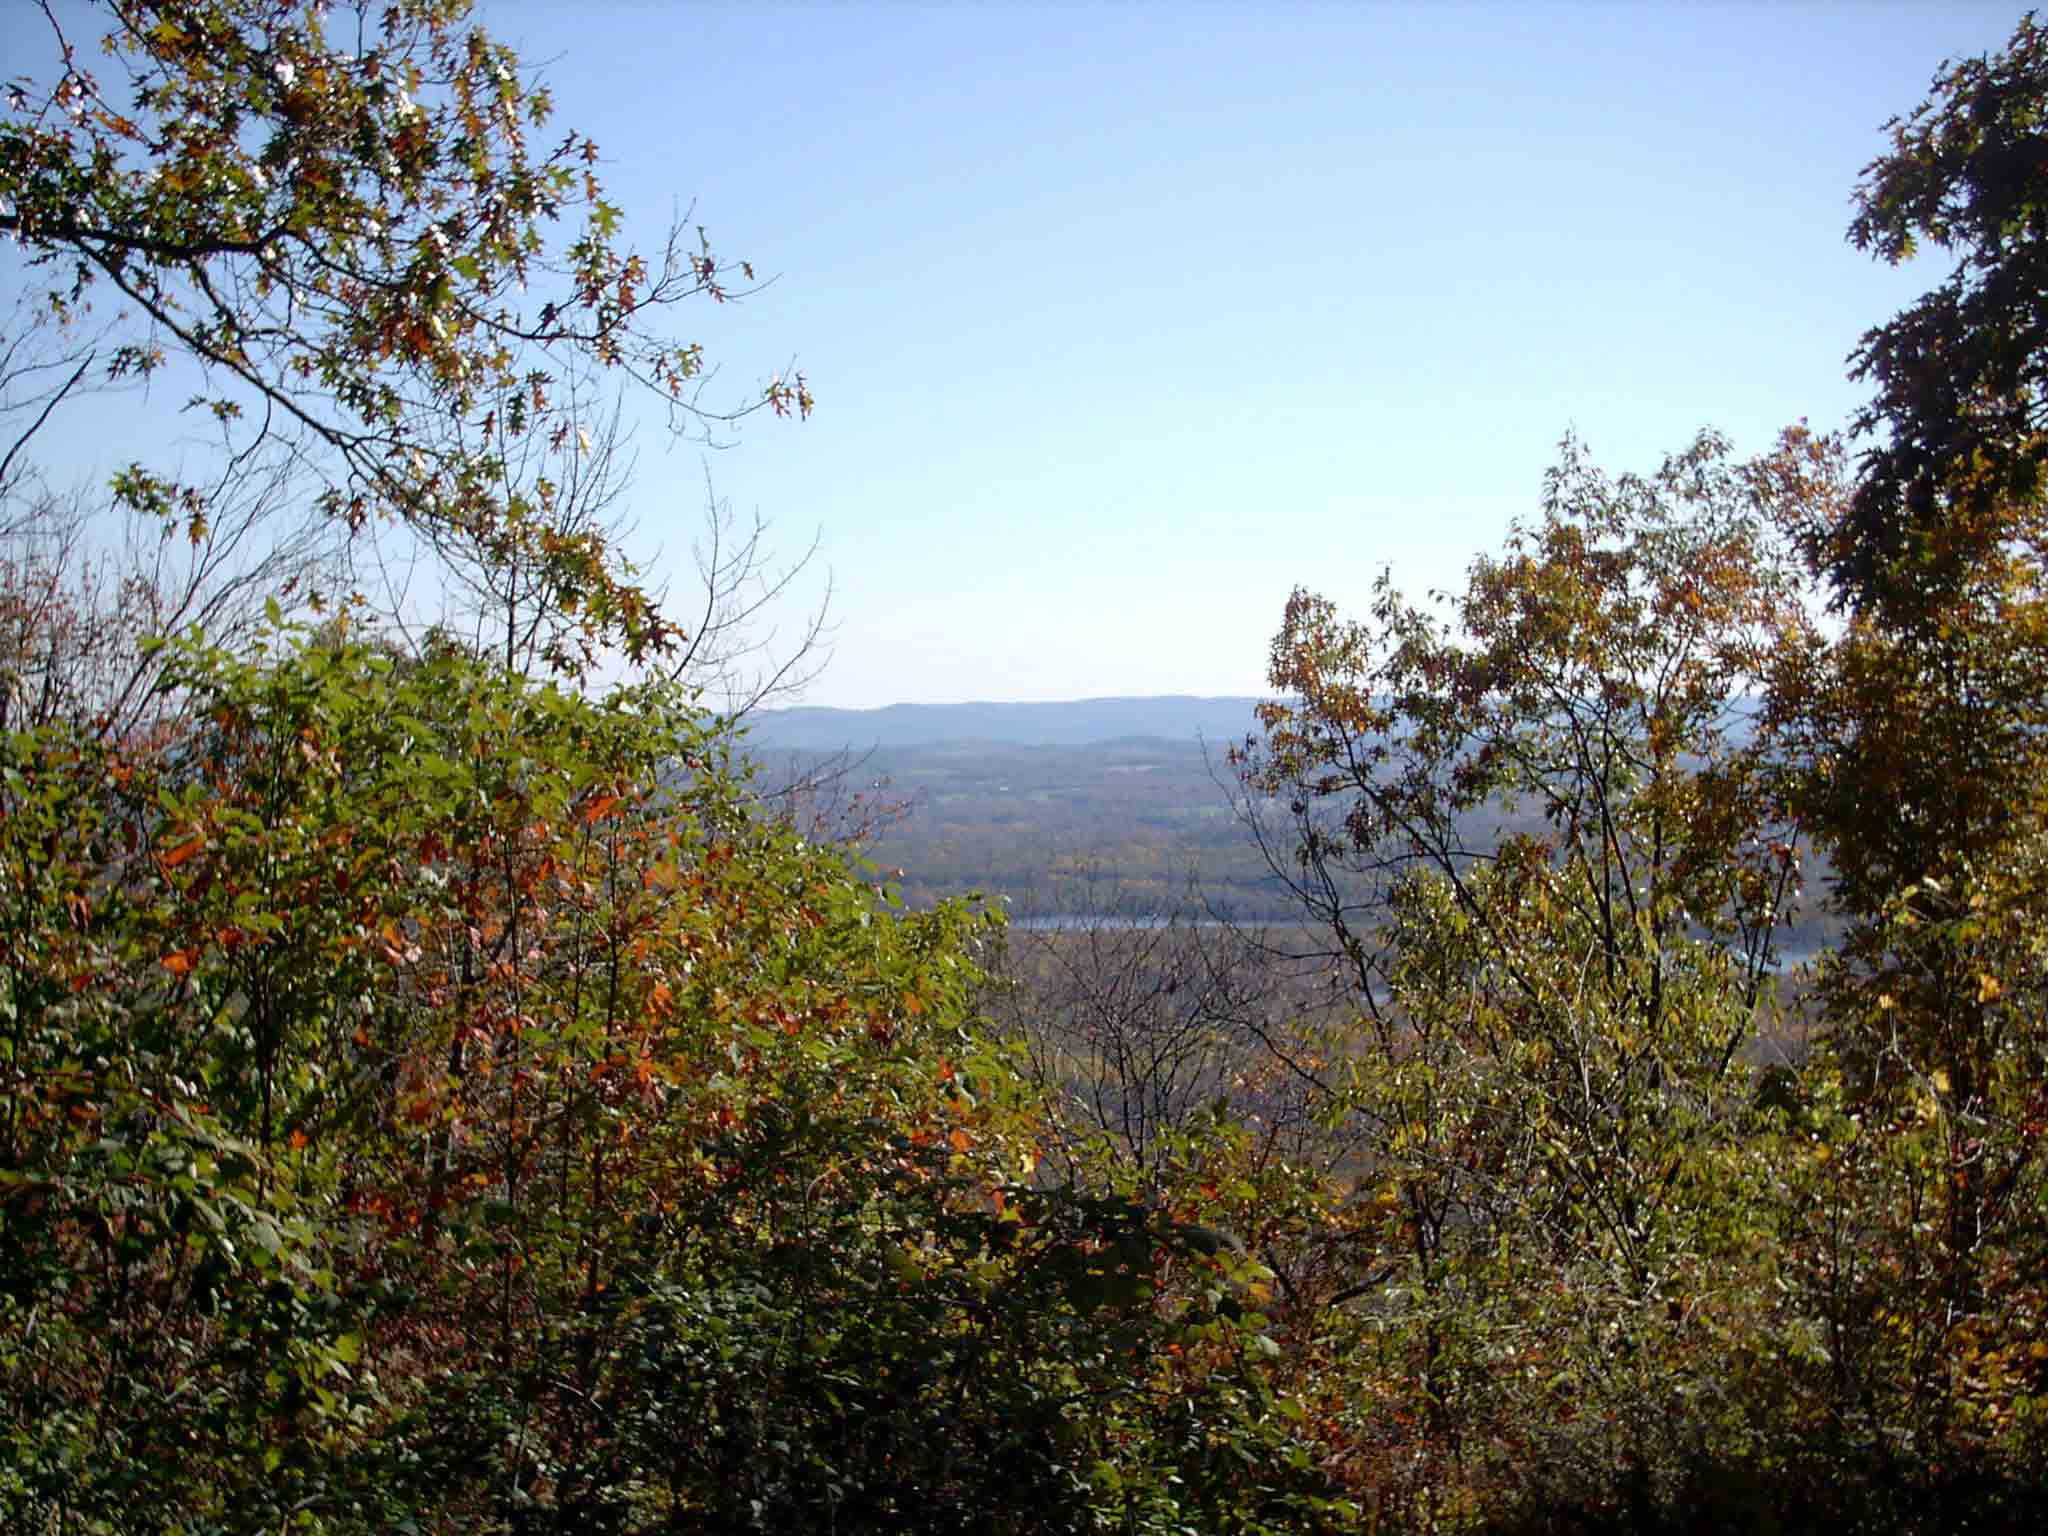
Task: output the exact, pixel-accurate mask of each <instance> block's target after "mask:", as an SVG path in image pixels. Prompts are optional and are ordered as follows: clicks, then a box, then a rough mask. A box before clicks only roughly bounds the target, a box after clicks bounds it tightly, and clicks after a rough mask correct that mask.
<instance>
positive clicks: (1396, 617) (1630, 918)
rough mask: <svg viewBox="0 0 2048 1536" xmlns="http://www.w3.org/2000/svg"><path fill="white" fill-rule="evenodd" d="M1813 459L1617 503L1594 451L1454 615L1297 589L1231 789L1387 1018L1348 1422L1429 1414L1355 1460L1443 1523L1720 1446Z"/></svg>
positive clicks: (1371, 1079)
mask: <svg viewBox="0 0 2048 1536" xmlns="http://www.w3.org/2000/svg"><path fill="white" fill-rule="evenodd" d="M1794 452H1795V450H1794V449H1793V448H1791V447H1788V448H1787V449H1785V450H1783V451H1782V452H1781V453H1780V454H1779V455H1774V456H1772V457H1770V458H1767V459H1765V460H1762V461H1758V462H1755V463H1748V464H1745V463H1740V462H1737V461H1735V460H1734V459H1733V458H1732V457H1731V455H1730V453H1729V450H1728V446H1727V444H1726V443H1725V442H1724V441H1722V440H1720V439H1718V438H1715V437H1713V436H1711V435H1706V436H1702V437H1701V438H1700V439H1699V440H1698V441H1697V442H1695V443H1694V444H1693V445H1692V446H1691V447H1690V448H1689V449H1688V450H1687V451H1685V452H1684V453H1681V454H1679V455H1676V456H1674V457H1672V458H1671V459H1669V460H1667V461H1666V463H1665V464H1664V465H1663V466H1662V468H1661V469H1660V470H1658V471H1657V472H1656V473H1655V474H1653V475H1649V476H1634V475H1628V476H1622V477H1619V478H1613V479H1610V478H1609V477H1607V476H1605V475H1603V474H1602V473H1600V472H1599V471H1598V470H1597V469H1595V468H1594V467H1593V466H1592V465H1591V464H1590V463H1589V462H1588V460H1587V459H1586V457H1585V455H1584V453H1583V450H1581V449H1580V448H1579V447H1578V445H1577V444H1575V443H1567V444H1566V447H1565V451H1564V455H1563V458H1562V460H1561V462H1560V464H1559V466H1558V467H1557V468H1556V469H1555V470H1553V471H1552V472H1551V474H1550V475H1549V477H1548V478H1547V480H1546V484H1545V495H1544V507H1543V516H1542V518H1541V520H1540V522H1538V523H1536V524H1534V525H1533V526H1528V527H1518V528H1517V529H1516V530H1515V531H1514V532H1513V533H1512V534H1511V536H1510V539H1509V544H1508V549H1507V551H1506V553H1505V554H1504V555H1502V556H1500V557H1498V558H1490V559H1482V560H1479V561H1477V562H1476V563H1475V564H1474V566H1473V567H1472V572H1471V577H1470V580H1469V582H1468V584H1467V586H1466V588H1465V590H1464V591H1463V592H1462V593H1461V594H1458V595H1456V596H1454V597H1451V598H1448V599H1446V600H1445V601H1444V603H1443V605H1442V613H1441V615H1439V613H1433V612H1432V611H1431V610H1429V609H1427V608H1422V607H1417V606H1414V605H1411V604H1409V603H1407V602H1405V601H1404V600H1403V599H1402V598H1401V597H1400V595H1399V594H1398V593H1397V592H1396V591H1395V590H1394V589H1393V587H1392V586H1391V584H1390V583H1388V582H1386V581H1384V580H1383V582H1382V584H1381V586H1380V588H1379V591H1378V594H1377V596H1376V599H1375V603H1374V607H1373V612H1372V616H1371V619H1370V621H1369V622H1365V623H1356V622H1347V621H1345V620H1343V619H1342V618H1341V617H1340V616H1339V614H1338V613H1337V611H1336V609H1335V607H1334V605H1333V604H1331V603H1329V602H1328V601H1326V600H1324V599H1321V598H1318V597H1314V596H1311V595H1309V594H1307V593H1302V592H1297V593H1296V594H1295V595H1294V597H1293V598H1292V599H1291V600H1290V601H1289V603H1288V606H1287V610H1286V615H1285V621H1284V623H1283V626H1282V628H1281V630H1280V633H1279V634H1278V636H1277V637H1276V638H1275V640H1274V643H1273V650H1272V666H1271V672H1270V680H1271V682H1272V685H1273V687H1274V689H1275V691H1276V692H1277V693H1279V694H1280V695H1281V698H1280V699H1279V700H1277V701H1276V702H1273V703H1270V704H1268V705H1265V706H1263V708H1262V711H1261V719H1262V722H1263V724H1264V727H1265V729H1264V733H1263V736H1261V737H1254V738H1252V739H1250V740H1249V741H1247V743H1246V744H1245V745H1244V747H1243V748H1242V749H1241V750H1240V752H1239V753H1238V755H1237V763H1238V766H1239V771H1240V773H1241V775H1242V778H1243V781H1244V783H1245V785H1246V788H1247V790H1248V791H1249V792H1250V793H1251V794H1252V795H1253V796H1254V797H1255V798H1262V799H1266V800H1270V801H1271V802H1272V803H1274V804H1276V805H1277V806H1278V807H1280V809H1281V814H1282V815H1284V816H1286V817H1289V818H1291V820H1292V823H1293V826H1294V828H1295V833H1296V839H1295V842H1294V844H1293V846H1292V848H1291V849H1288V850H1287V851H1286V862H1285V863H1284V864H1282V865H1281V866H1280V868H1279V871H1278V872H1281V873H1283V874H1284V875H1286V876H1287V877H1288V878H1289V879H1290V880H1291V882H1292V883H1293V885H1294V888H1295V889H1296V890H1297V891H1298V892H1300V893H1301V894H1302V895H1303V897H1304V898H1305V906H1306V910H1307V915H1308V916H1309V917H1310V918H1311V919H1312V920H1313V922H1314V923H1315V924H1317V925H1320V926H1321V927H1322V929H1323V930H1324V931H1325V932H1327V933H1328V934H1329V935H1330V936H1331V938H1332V940H1333V942H1334V947H1335V949H1336V951H1337V952H1338V953H1339V954H1341V955H1342V956H1343V957H1344V958H1345V960H1346V962H1347V964H1348V968H1349V975H1350V979H1351V982H1352V998H1353V1002H1354V1005H1355V1007H1356V1009H1357V1010H1358V1015H1359V1022H1358V1029H1357V1036H1356V1038H1355V1040H1354V1041H1353V1042H1352V1044H1351V1046H1350V1048H1349V1050H1348V1051H1340V1052H1338V1053H1337V1054H1336V1060H1335V1061H1334V1062H1333V1063H1332V1064H1331V1075H1332V1077H1333V1078H1334V1079H1335V1082H1334V1084H1333V1092H1334V1094H1335V1097H1336V1098H1337V1100H1338V1101H1339V1102H1340V1103H1341V1105H1342V1106H1343V1110H1344V1112H1345V1113H1346V1114H1347V1115H1349V1116H1350V1117H1352V1118H1353V1120H1354V1121H1355V1122H1356V1123H1357V1124H1359V1125H1360V1126H1361V1127H1362V1128H1363V1135H1364V1150H1363V1152H1362V1154H1361V1156H1360V1159H1359V1163H1360V1165H1361V1169H1362V1171H1361V1173H1360V1175H1359V1181H1358V1187H1357V1189H1356V1190H1355V1192H1354V1193H1352V1194H1351V1195H1350V1196H1349V1197H1348V1198H1343V1199H1341V1200H1340V1201H1339V1202H1338V1204H1337V1206H1336V1213H1335V1219H1336V1220H1337V1221H1339V1222H1340V1223H1341V1224H1342V1226H1343V1227H1344V1229H1345V1230H1346V1231H1347V1232H1348V1233H1349V1236H1350V1242H1349V1245H1348V1251H1349V1252H1350V1254H1351V1255H1352V1263H1353V1268H1352V1271H1351V1274H1350V1276H1349V1278H1348V1283H1347V1284H1346V1285H1345V1286H1344V1288H1343V1290H1342V1291H1341V1292H1340V1293H1339V1294H1342V1295H1346V1296H1349V1297H1351V1298H1353V1299H1354V1300H1360V1299H1362V1298H1376V1299H1378V1305H1377V1307H1374V1306H1373V1305H1372V1303H1371V1302H1365V1301H1361V1305H1364V1306H1366V1307H1367V1308H1368V1310H1366V1311H1364V1312H1359V1311H1356V1310H1354V1311H1352V1312H1349V1313H1339V1314H1335V1315H1333V1316H1332V1317H1330V1318H1327V1319H1325V1320H1324V1324H1323V1326H1324V1328H1325V1329H1327V1330H1329V1331H1330V1332H1331V1333H1332V1335H1333V1336H1335V1337H1338V1338H1342V1339H1344V1340H1345V1341H1346V1344H1345V1346H1344V1349H1343V1350H1340V1351H1339V1354H1340V1357H1341V1356H1342V1355H1343V1354H1344V1353H1350V1355H1351V1358H1352V1359H1353V1361H1354V1362H1355V1363H1354V1365H1353V1366H1352V1367H1351V1368H1352V1369H1354V1370H1359V1371H1361V1372H1363V1373H1364V1380H1363V1381H1362V1382H1361V1383H1360V1384H1358V1385H1356V1386H1354V1387H1353V1389H1352V1391H1353V1395H1354V1397H1359V1396H1362V1397H1366V1398H1370V1399H1373V1400H1377V1401H1379V1402H1380V1403H1381V1405H1382V1411H1383V1412H1386V1411H1388V1409H1389V1407H1390V1406H1391V1405H1395V1404H1398V1405H1400V1406H1399V1408H1398V1409H1395V1410H1394V1411H1395V1412H1396V1414H1397V1420H1396V1421H1397V1422H1399V1421H1400V1420H1399V1418H1398V1415H1400V1414H1406V1415H1409V1416H1410V1417H1408V1419H1407V1420H1406V1422H1408V1423H1409V1424H1411V1425H1412V1426H1413V1430H1412V1432H1411V1433H1410V1434H1408V1435H1405V1436H1404V1435H1400V1434H1399V1433H1398V1432H1390V1431H1389V1430H1388V1428H1387V1427H1386V1426H1385V1424H1384V1422H1382V1423H1379V1424H1370V1423H1367V1424H1361V1425H1360V1426H1359V1429H1358V1433H1359V1434H1360V1436H1361V1437H1362V1439H1363V1441H1364V1443H1367V1444H1378V1445H1382V1446H1384V1450H1383V1451H1382V1452H1381V1454H1383V1455H1384V1456H1385V1457H1386V1466H1387V1469H1388V1470H1387V1472H1386V1474H1385V1475H1386V1476H1387V1477H1388V1478H1389V1479H1390V1480H1394V1486H1397V1487H1398V1486H1399V1485H1400V1483H1401V1482H1404V1481H1407V1480H1409V1479H1414V1478H1418V1477H1419V1479H1420V1480H1419V1483H1418V1484H1413V1485H1411V1486H1413V1488H1414V1493H1413V1496H1414V1497H1415V1498H1416V1499H1417V1500H1418V1501H1420V1508H1419V1509H1418V1511H1417V1515H1418V1518H1420V1517H1422V1515H1423V1514H1424V1513H1426V1512H1428V1511H1435V1512H1436V1513H1438V1514H1441V1513H1442V1512H1443V1510H1444V1508H1445V1506H1444V1505H1443V1504H1442V1503H1441V1502H1440V1501H1441V1500H1443V1499H1445V1498H1450V1497H1455V1496H1456V1490H1457V1489H1458V1487H1459V1486H1460V1484H1461V1483H1462V1484H1465V1485H1466V1486H1468V1487H1469V1485H1470V1484H1471V1483H1472V1482H1473V1481H1475V1480H1476V1481H1478V1482H1479V1483H1480V1484H1482V1485H1484V1484H1485V1483H1486V1482H1487V1481H1488V1480H1489V1479H1501V1478H1503V1477H1505V1478H1506V1479H1507V1480H1508V1481H1509V1486H1511V1487H1512V1486H1513V1484H1514V1483H1515V1482H1517V1481H1521V1480H1523V1479H1524V1477H1525V1475H1526V1474H1524V1473H1521V1472H1508V1471H1506V1468H1505V1466H1503V1465H1501V1464H1500V1463H1499V1462H1495V1458H1501V1459H1502V1461H1508V1460H1520V1461H1523V1462H1526V1463H1529V1464H1531V1465H1533V1466H1534V1467H1537V1468H1543V1469H1547V1472H1548V1473H1549V1474H1554V1476H1555V1478H1556V1480H1557V1483H1558V1485H1560V1486H1562V1487H1565V1488H1571V1489H1575V1496H1581V1497H1594V1498H1595V1499H1596V1501H1597V1500H1598V1499H1604V1498H1609V1497H1612V1498H1618V1499H1624V1500H1626V1499H1638V1500H1648V1501H1650V1504H1652V1505H1654V1504H1655V1503H1656V1501H1657V1500H1659V1499H1664V1500H1673V1499H1676V1498H1678V1497H1679V1496H1680V1495H1679V1494H1678V1493H1677V1492H1675V1490H1677V1489H1680V1488H1682V1487H1683V1486H1684V1479H1685V1477H1686V1476H1687V1474H1688V1469H1689V1468H1690V1467H1691V1466H1693V1465H1694V1464H1695V1462H1696V1459H1697V1458H1699V1457H1701V1456H1703V1455H1704V1454H1706V1450H1707V1447H1708V1445H1709V1444H1710V1443H1711V1436H1712V1435H1713V1434H1714V1433H1715V1432H1716V1431H1715V1428H1714V1425H1715V1422H1716V1421H1715V1417H1714V1416H1712V1415H1702V1414H1701V1413H1700V1412H1699V1407H1700V1404H1701V1402H1702V1401H1703V1400H1704V1395H1705V1394H1707V1393H1709V1392H1713V1391H1718V1390H1720V1388H1721V1387H1723V1386H1725V1382H1723V1381H1720V1380H1719V1379H1718V1378H1716V1376H1715V1375H1714V1373H1713V1370H1712V1367H1711V1365H1710V1364H1709V1365H1706V1366H1705V1367H1704V1368H1703V1365H1702V1361H1701V1356H1700V1349H1701V1345H1702V1341H1701V1339H1700V1335H1699V1334H1698V1332H1697V1331H1696V1329H1695V1325H1694V1324H1693V1322H1692V1320H1693V1319H1695V1318H1702V1319H1704V1318H1707V1317H1712V1316H1716V1315H1717V1314H1720V1313H1722V1312H1724V1311H1725V1310H1726V1309H1729V1308H1731V1307H1735V1306H1738V1305H1740V1304H1741V1303H1740V1298H1741V1297H1742V1295H1743V1293H1744V1291H1745V1288H1746V1286H1747V1285H1748V1283H1749V1280H1748V1278H1747V1276H1749V1275H1753V1273H1754V1271H1753V1270H1751V1269H1750V1266H1751V1265H1753V1264H1755V1263H1757V1262H1759V1251H1758V1250H1755V1249H1753V1248H1751V1247H1750V1246H1749V1239H1748V1238H1747V1237H1745V1236H1742V1235H1740V1234H1743V1233H1746V1232H1748V1231H1750V1230H1751V1229H1750V1228H1749V1227H1748V1226H1747V1225H1746V1223H1745V1218H1744V1216H1743V1215H1742V1213H1743V1211H1744V1209H1745V1201H1746V1200H1747V1199H1748V1198H1749V1192H1751V1191H1753V1190H1754V1188H1755V1185H1756V1182H1757V1180H1756V1179H1755V1177H1754V1176H1753V1175H1751V1174H1748V1173H1744V1172H1742V1164H1743V1156H1744V1153H1743V1149H1744V1147H1745V1146H1746V1144H1747V1140H1748V1137H1749V1135H1750V1134H1751V1131H1752V1129H1753V1128H1752V1126H1751V1121H1750V1115H1751V1105H1752V1089H1753V1085H1752V1082H1751V1077H1750V1070H1751V1066H1750V1063H1751V1058H1750V1055H1749V1052H1750V1048H1751V1047H1752V1046H1753V1045H1754V1043H1755V1040H1756V1037H1757V1030H1758V1025H1759V1021H1760V1019H1762V1018H1765V1017H1767V1016H1768V982H1769V978H1770V975H1771V972H1772V969H1773V965H1774V961H1775V945H1776V942H1777V936H1778V934H1779V933H1780V931H1781V929H1782V927H1783V925H1784V924H1785V923H1786V922H1787V920H1788V917H1789V915H1790V913H1791V911H1792V906H1793V902H1794V900H1795V898H1796V897H1797V895H1798V893H1799V890H1800V883H1801V875H1800V865H1801V861H1800V854H1799V844H1800V842H1801V837H1800V833H1799V829H1798V828H1797V826H1796V825H1794V824H1791V823H1789V822H1788V821H1787V820H1786V819H1785V817H1784V815H1783V814H1782V812H1781V810H1780V807H1779V805H1778V802H1777V800H1776V798H1775V796H1774V794H1773V786H1772V783H1771V781H1770V779H1769V777H1768V774H1767V773H1766V766H1767V765H1766V764H1765V762H1764V761H1763V760H1762V759H1760V758H1759V756H1758V755H1757V752H1756V749H1755V746H1754V744H1753V742H1752V740H1751V736H1752V731H1751V717H1752V715H1753V713H1754V703H1753V700H1754V697H1755V693H1756V691H1757V690H1758V689H1759V688H1760V687H1761V684H1762V681H1763V679H1764V678H1765V677H1766V676H1767V675H1768V671H1769V666H1770V663H1771V659H1772V657H1773V656H1774V655H1775V654H1776V652H1777V650H1778V648H1779V647H1780V646H1781V645H1783V644H1786V643H1787V642H1788V639H1796V638H1797V637H1798V636H1801V635H1803V634H1804V633H1805V620H1804V617H1803V614H1802V610H1801V607H1800V604H1799V593H1798V588H1797V584H1796V572H1795V570H1794V569H1793V568H1791V566H1790V565H1789V563H1788V562H1787V560H1786V559H1785V558H1784V557H1783V555H1782V554H1781V553H1780V552H1779V551H1778V550H1777V548H1776V547H1775V545H1774V542H1773V531H1772V525H1771V521H1770V519H1771V514H1772V513H1773V511H1774V509H1775V507H1776V503H1777V501H1778V500H1779V498H1780V497H1782V496H1783V495H1784V494H1785V493H1786V491H1787V489H1788V487H1789V488H1805V489H1810V487H1807V486H1806V483H1805V482H1803V481H1799V480H1796V479H1788V478H1787V475H1788V470H1787V465H1786V460H1787V459H1788V458H1789V457H1791V456H1793V455H1794ZM1267 846H1268V847H1273V848H1275V850H1276V851H1278V845H1277V844H1275V843H1273V842H1271V841H1270V840H1269V842H1268V844H1267ZM1617 1339H1626V1340H1627V1341H1628V1342H1627V1349H1626V1352H1625V1353H1621V1354H1618V1353H1617V1352H1616V1350H1615V1347H1614V1341H1615V1340H1617ZM1539 1360H1540V1361H1541V1362H1542V1364H1540V1365H1535V1364H1533V1363H1531V1364H1528V1365H1526V1366H1525V1365H1524V1364H1522V1362H1536V1361H1539ZM1532 1378H1533V1380H1547V1381H1548V1382H1549V1386H1548V1387H1547V1388H1542V1387H1537V1386H1534V1385H1533V1384H1532V1385H1530V1386H1526V1387H1525V1386H1524V1385H1522V1383H1524V1382H1531V1381H1532ZM1553 1394H1554V1395H1553ZM1582 1415H1583V1416H1584V1419H1583V1422H1584V1424H1585V1425H1586V1426H1588V1427H1587V1428H1585V1429H1583V1430H1577V1429H1569V1428H1564V1426H1568V1425H1571V1424H1572V1423H1573V1422H1574V1421H1575V1420H1579V1419H1580V1417H1581V1416H1582ZM1389 1442H1390V1443H1389ZM1490 1463H1492V1464H1493V1465H1492V1468H1491V1470H1484V1469H1487V1468H1488V1467H1489V1464H1490ZM1397 1468H1398V1469H1405V1470H1399V1471H1397V1470H1395V1469H1397ZM1418 1468H1422V1469H1424V1470H1422V1471H1420V1472H1419V1473H1418V1471H1417V1469H1418ZM1432 1468H1433V1469H1434V1470H1433V1471H1431V1470H1428V1469H1432ZM1459 1469H1462V1470H1459ZM1523 1486H1524V1491H1526V1490H1527V1484H1526V1483H1524V1485H1523ZM1646 1507H1647V1506H1646Z"/></svg>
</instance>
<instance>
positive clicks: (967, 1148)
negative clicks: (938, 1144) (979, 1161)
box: [946, 1128, 974, 1152]
mask: <svg viewBox="0 0 2048 1536" xmlns="http://www.w3.org/2000/svg"><path fill="white" fill-rule="evenodd" d="M946 1140H947V1141H949V1142H951V1143H952V1146H953V1150H954V1151H955V1152H972V1151H973V1150H974V1138H973V1137H972V1136H970V1135H968V1134H967V1132H965V1131H964V1130H960V1129H958V1128H955V1130H954V1132H953V1134H952V1135H950V1136H948V1137H947V1138H946Z"/></svg>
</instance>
